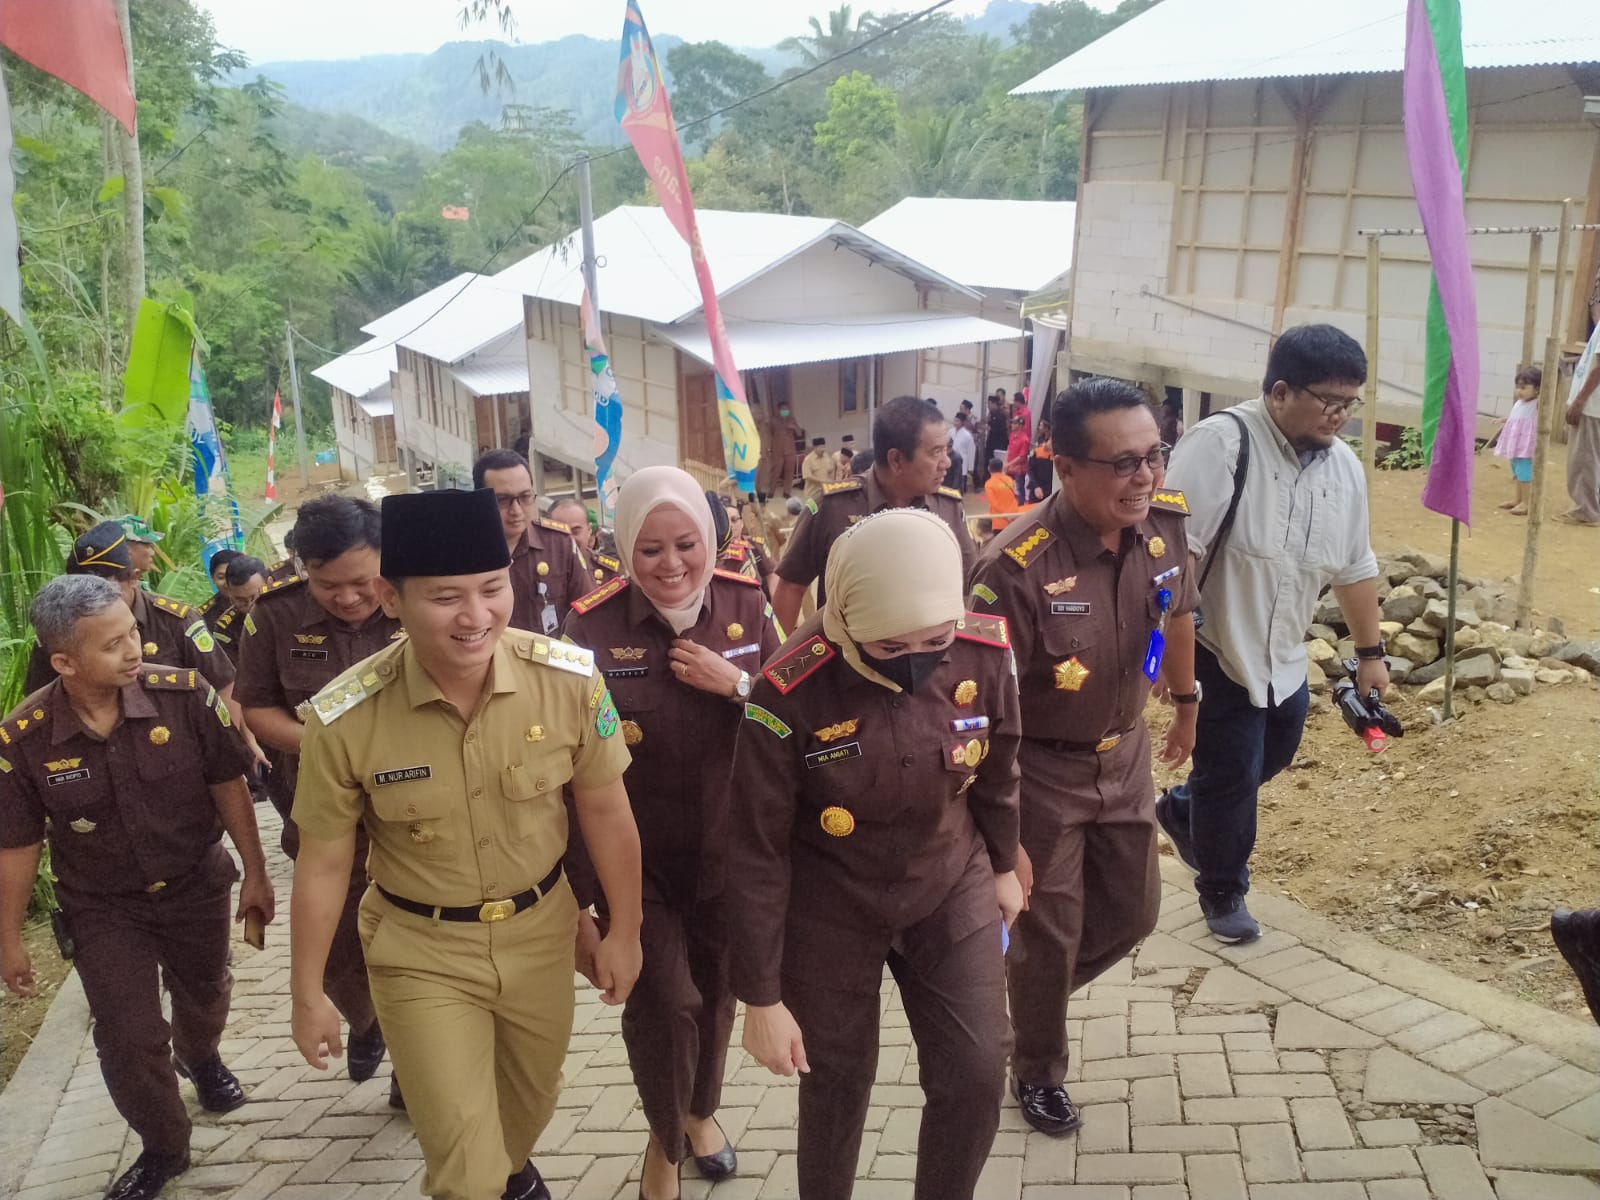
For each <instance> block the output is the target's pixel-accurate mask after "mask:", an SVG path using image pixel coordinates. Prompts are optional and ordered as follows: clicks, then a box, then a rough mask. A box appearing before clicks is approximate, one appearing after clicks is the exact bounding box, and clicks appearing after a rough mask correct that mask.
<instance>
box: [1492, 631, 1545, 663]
mask: <svg viewBox="0 0 1600 1200" xmlns="http://www.w3.org/2000/svg"><path fill="white" fill-rule="evenodd" d="M1532 647H1533V634H1532V633H1530V632H1529V631H1528V630H1526V629H1512V630H1510V631H1509V632H1507V634H1506V638H1505V642H1504V643H1503V644H1502V646H1501V648H1502V649H1504V650H1509V651H1510V652H1511V653H1512V654H1515V655H1517V656H1518V657H1519V658H1528V657H1530V656H1529V654H1528V651H1529V650H1530V649H1532ZM1532 657H1535V658H1537V657H1539V656H1538V655H1534V656H1532Z"/></svg>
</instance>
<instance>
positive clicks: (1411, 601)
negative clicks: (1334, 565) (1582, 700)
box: [1306, 550, 1600, 704]
mask: <svg viewBox="0 0 1600 1200" xmlns="http://www.w3.org/2000/svg"><path fill="white" fill-rule="evenodd" d="M1449 569H1450V562H1449V560H1448V559H1446V558H1443V557H1441V556H1439V555H1436V554H1426V553H1424V552H1423V551H1421V550H1402V551H1400V552H1399V553H1397V554H1394V555H1392V556H1388V557H1385V558H1381V559H1380V560H1379V563H1378V597H1379V600H1380V601H1381V605H1382V612H1383V624H1382V630H1383V638H1384V641H1385V643H1386V644H1387V645H1388V648H1389V678H1390V680H1391V681H1392V682H1393V683H1396V684H1405V685H1407V686H1408V687H1420V689H1421V690H1420V692H1418V693H1417V695H1416V699H1417V700H1418V701H1420V702H1421V703H1423V704H1437V703H1439V702H1440V701H1442V700H1443V699H1444V669H1445V662H1444V642H1445V627H1446V625H1447V624H1448V622H1449V619H1450V616H1449V611H1450V610H1449V604H1448V599H1449V594H1448V592H1447V591H1446V587H1447V585H1448V581H1449ZM1516 610H1517V597H1516V583H1515V581H1514V580H1513V581H1507V582H1505V583H1495V582H1493V581H1491V580H1487V579H1481V578H1475V577H1470V576H1465V575H1464V576H1462V577H1461V578H1459V579H1458V580H1457V581H1456V613H1455V625H1456V671H1455V686H1456V688H1457V689H1458V690H1462V691H1465V693H1466V696H1467V698H1468V699H1469V700H1473V701H1483V700H1496V701H1499V702H1500V703H1502V704H1511V703H1513V702H1515V701H1516V700H1517V698H1518V697H1520V696H1526V695H1529V694H1530V693H1532V691H1533V690H1534V688H1535V687H1536V686H1541V685H1542V686H1554V685H1559V684H1571V683H1582V684H1587V683H1590V682H1591V681H1592V680H1593V679H1594V677H1595V676H1596V675H1597V674H1600V642H1596V641H1584V640H1581V639H1569V638H1568V637H1567V636H1566V631H1565V629H1564V628H1563V626H1562V623H1561V620H1560V618H1558V617H1553V616H1550V617H1541V618H1539V619H1538V620H1537V621H1536V626H1537V627H1536V628H1533V629H1517V628H1515V627H1514V626H1515V624H1516ZM1306 655H1307V658H1308V659H1309V660H1310V664H1309V668H1308V674H1309V677H1310V685H1311V691H1312V693H1313V694H1324V693H1326V692H1327V691H1329V690H1330V688H1331V687H1332V684H1333V681H1334V680H1336V679H1340V678H1343V676H1344V674H1345V671H1344V666H1343V661H1344V660H1345V659H1347V658H1354V657H1355V643H1354V642H1353V641H1351V639H1350V630H1349V627H1348V626H1347V625H1346V624H1345V623H1344V615H1343V613H1342V612H1341V611H1340V609H1339V602H1338V600H1337V599H1335V597H1334V595H1333V592H1332V591H1331V590H1330V591H1328V592H1326V593H1324V594H1323V596H1322V598H1321V600H1320V601H1318V603H1317V612H1316V617H1315V619H1314V622H1313V624H1312V626H1311V628H1310V629H1309V630H1308V631H1307V633H1306Z"/></svg>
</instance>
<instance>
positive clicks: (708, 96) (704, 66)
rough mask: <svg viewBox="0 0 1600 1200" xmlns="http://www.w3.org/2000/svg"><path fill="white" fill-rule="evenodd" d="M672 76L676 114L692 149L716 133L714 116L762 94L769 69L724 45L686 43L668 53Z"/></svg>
mask: <svg viewBox="0 0 1600 1200" xmlns="http://www.w3.org/2000/svg"><path fill="white" fill-rule="evenodd" d="M667 70H669V71H670V72H671V73H672V114H673V116H674V117H675V118H676V119H677V122H678V129H679V131H680V132H681V133H682V134H683V140H684V142H685V143H686V144H688V145H691V146H693V145H700V146H703V145H705V144H706V143H707V142H709V141H710V140H711V138H712V137H713V136H714V135H715V133H716V128H715V123H714V122H712V121H708V120H706V118H707V117H708V116H710V114H712V113H714V112H716V111H717V110H718V109H721V108H725V107H727V106H728V105H729V104H732V103H733V102H734V101H736V100H743V99H744V98H745V97H746V96H749V95H752V94H754V93H755V92H758V91H760V90H761V89H762V88H764V87H766V86H767V85H768V84H769V83H770V82H771V77H770V76H768V74H767V69H766V68H765V67H763V66H762V65H761V64H760V63H758V62H756V61H755V59H753V58H747V57H745V56H744V55H743V54H740V53H739V52H738V51H737V50H732V49H729V48H728V47H727V46H725V45H723V44H722V43H721V42H684V43H683V44H682V45H678V46H674V47H673V48H672V49H671V50H668V51H667Z"/></svg>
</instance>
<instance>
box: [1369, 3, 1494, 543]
mask: <svg viewBox="0 0 1600 1200" xmlns="http://www.w3.org/2000/svg"><path fill="white" fill-rule="evenodd" d="M1403 91H1404V100H1405V133H1406V157H1407V159H1408V160H1409V161H1410V164H1411V185H1412V188H1413V190H1414V191H1415V192H1416V194H1417V208H1418V210H1419V211H1420V212H1421V214H1422V228H1423V232H1424V233H1425V234H1426V236H1427V241H1428V255H1429V257H1430V258H1431V259H1432V260H1433V283H1432V286H1431V287H1430V289H1429V291H1428V324H1427V331H1426V354H1425V358H1424V382H1423V395H1422V442H1423V449H1424V452H1425V453H1426V454H1427V456H1428V480H1427V482H1426V483H1425V484H1423V487H1422V503H1423V506H1424V507H1426V508H1430V509H1432V510H1433V511H1434V512H1437V513H1443V514H1444V515H1445V516H1447V517H1453V518H1454V519H1456V520H1458V521H1462V522H1465V523H1467V524H1471V522H1472V459H1473V455H1472V450H1473V426H1474V424H1475V422H1476V417H1477V409H1478V301H1477V296H1476V293H1475V292H1474V290H1473V282H1472V255H1471V253H1470V252H1469V250H1468V248H1467V213H1466V179H1467V72H1466V66H1465V63H1464V62H1463V59H1462V53H1461V3H1460V0H1407V5H1406V56H1405V76H1404V82H1403ZM1374 349H1376V347H1374Z"/></svg>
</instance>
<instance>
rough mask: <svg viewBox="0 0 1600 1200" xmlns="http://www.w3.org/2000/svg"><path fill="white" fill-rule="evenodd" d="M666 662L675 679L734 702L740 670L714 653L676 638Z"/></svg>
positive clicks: (699, 645) (694, 643) (683, 639)
mask: <svg viewBox="0 0 1600 1200" xmlns="http://www.w3.org/2000/svg"><path fill="white" fill-rule="evenodd" d="M667 658H668V659H669V660H670V661H671V663H672V673H673V675H675V676H677V678H678V679H679V680H681V681H682V682H684V683H687V684H688V685H689V686H690V687H692V688H696V689H698V690H699V691H702V692H710V693H711V694H712V695H713V696H724V697H727V698H728V699H732V698H733V689H734V687H735V686H736V685H737V684H738V682H739V668H738V667H736V666H734V665H733V664H732V663H731V662H729V661H728V660H727V659H725V658H723V657H722V655H720V654H718V653H717V652H716V651H715V650H708V649H706V648H705V647H704V646H702V645H701V644H700V643H699V642H691V641H690V640H689V639H688V638H675V639H673V642H672V649H671V650H670V651H668V652H667Z"/></svg>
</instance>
